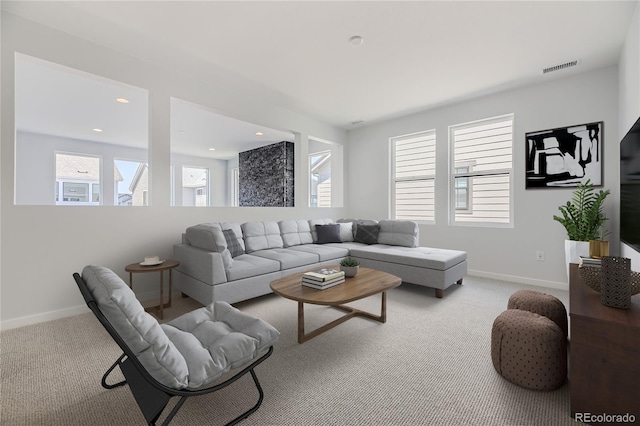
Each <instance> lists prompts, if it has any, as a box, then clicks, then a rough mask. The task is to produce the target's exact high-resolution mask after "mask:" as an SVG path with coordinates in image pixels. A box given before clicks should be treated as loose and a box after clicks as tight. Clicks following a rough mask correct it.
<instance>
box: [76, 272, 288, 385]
mask: <svg viewBox="0 0 640 426" xmlns="http://www.w3.org/2000/svg"><path fill="white" fill-rule="evenodd" d="M82 277H83V279H84V280H85V282H86V283H87V287H88V288H89V291H90V292H91V294H92V295H93V298H94V299H95V300H96V303H97V304H98V307H99V308H100V311H102V313H103V314H104V316H105V317H106V318H107V320H108V321H109V322H110V323H111V325H112V326H113V328H114V329H115V330H116V332H117V333H118V335H119V336H120V337H121V338H122V339H123V340H124V342H125V343H126V344H127V346H129V348H131V350H132V351H133V352H134V353H135V355H136V357H137V358H138V360H139V361H140V363H141V364H142V365H143V366H144V368H145V369H146V370H147V371H148V372H149V374H151V376H153V377H154V378H155V379H156V380H158V381H159V382H160V383H162V384H164V385H165V386H168V387H170V388H174V389H183V388H197V387H201V386H205V385H207V384H209V383H211V382H213V381H214V380H216V379H218V378H219V377H220V376H221V375H222V374H224V373H226V372H227V371H229V370H230V369H232V368H236V367H238V366H240V365H242V364H244V363H246V362H247V361H250V360H251V359H253V358H255V357H256V356H257V354H258V353H259V352H260V351H261V350H262V349H265V348H267V347H269V346H271V345H272V344H273V342H275V340H277V338H278V336H279V333H278V331H277V330H276V329H275V328H273V327H272V326H271V325H269V324H267V323H266V322H264V321H262V320H260V319H258V318H255V317H252V316H250V315H247V314H244V313H242V312H240V311H239V310H237V309H236V308H233V307H232V306H231V305H229V304H228V303H226V302H214V303H213V304H211V305H209V306H207V307H204V308H200V309H197V310H195V311H192V312H189V313H187V314H184V315H182V316H180V317H178V318H176V319H175V320H173V321H171V322H169V323H167V324H163V325H160V324H158V321H157V320H156V319H155V318H154V317H153V316H151V315H150V314H148V313H147V312H145V310H144V308H143V307H142V305H141V304H140V302H139V301H138V300H137V299H136V297H135V294H134V293H133V291H132V290H131V289H130V288H129V287H128V286H127V285H126V284H125V283H124V281H122V279H121V278H120V277H118V275H116V274H115V273H114V272H113V271H111V270H110V269H108V268H105V267H101V266H86V267H85V268H84V269H83V271H82Z"/></svg>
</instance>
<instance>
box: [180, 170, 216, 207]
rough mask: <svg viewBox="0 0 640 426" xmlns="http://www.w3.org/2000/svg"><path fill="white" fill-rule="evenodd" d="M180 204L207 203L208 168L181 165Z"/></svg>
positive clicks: (195, 204) (206, 204)
mask: <svg viewBox="0 0 640 426" xmlns="http://www.w3.org/2000/svg"><path fill="white" fill-rule="evenodd" d="M182 205H183V206H198V207H204V206H208V205H209V170H208V169H205V168H202V167H182Z"/></svg>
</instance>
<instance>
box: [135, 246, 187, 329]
mask: <svg viewBox="0 0 640 426" xmlns="http://www.w3.org/2000/svg"><path fill="white" fill-rule="evenodd" d="M178 265H180V262H178V261H177V260H171V259H167V260H164V261H162V263H159V264H157V265H150V266H144V265H141V264H139V263H132V264H130V265H127V266H125V268H124V270H125V271H127V272H128V273H129V287H131V289H132V290H133V274H136V273H142V272H160V304H159V305H157V306H149V307H147V308H145V310H146V311H147V312H157V313H158V314H157V315H158V318H160V319H162V315H163V313H162V310H163V309H164V308H170V307H171V275H172V274H171V270H172V269H173V268H175V267H177V266H178ZM164 271H169V301H168V302H167V303H164Z"/></svg>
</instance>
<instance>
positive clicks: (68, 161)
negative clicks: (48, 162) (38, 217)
mask: <svg viewBox="0 0 640 426" xmlns="http://www.w3.org/2000/svg"><path fill="white" fill-rule="evenodd" d="M55 194H56V204H58V205H65V204H66V205H73V204H79V205H99V204H100V158H99V157H92V156H87V155H76V154H61V153H56V186H55ZM60 194H62V197H60Z"/></svg>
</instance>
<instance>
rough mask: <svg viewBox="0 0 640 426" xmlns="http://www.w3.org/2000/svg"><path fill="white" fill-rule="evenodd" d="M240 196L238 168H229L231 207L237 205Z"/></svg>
mask: <svg viewBox="0 0 640 426" xmlns="http://www.w3.org/2000/svg"><path fill="white" fill-rule="evenodd" d="M239 197H240V168H239V167H234V168H232V169H231V207H238V205H239V202H238V200H239Z"/></svg>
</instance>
